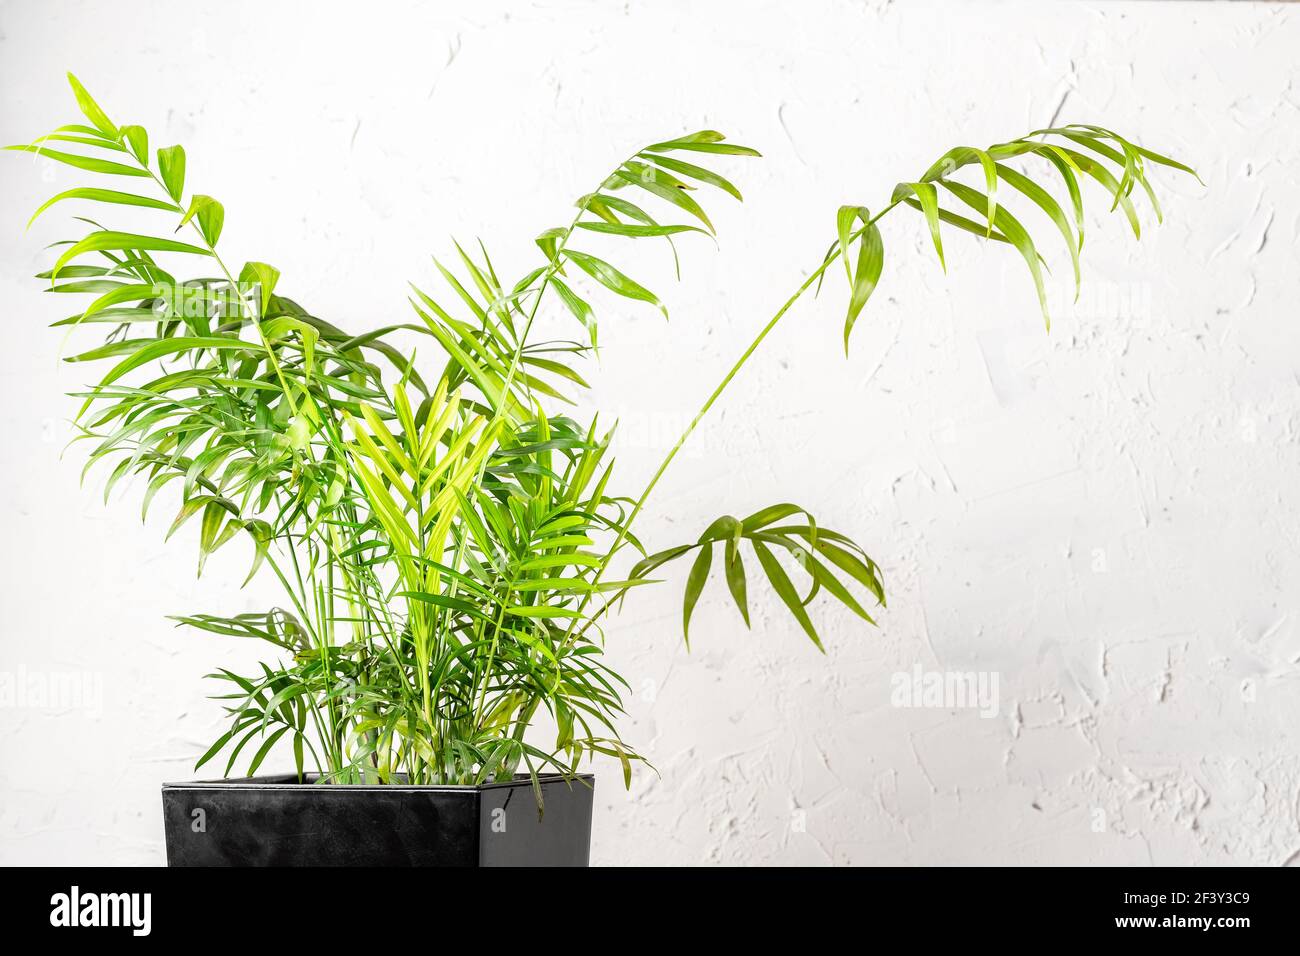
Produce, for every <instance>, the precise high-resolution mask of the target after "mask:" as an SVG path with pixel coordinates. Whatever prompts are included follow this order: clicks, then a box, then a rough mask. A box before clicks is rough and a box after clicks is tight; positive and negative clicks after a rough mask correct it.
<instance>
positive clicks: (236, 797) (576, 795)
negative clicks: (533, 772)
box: [162, 774, 595, 866]
mask: <svg viewBox="0 0 1300 956" xmlns="http://www.w3.org/2000/svg"><path fill="white" fill-rule="evenodd" d="M312 779H313V778H312V777H311V776H310V775H309V776H308V782H307V783H298V782H297V778H296V777H294V776H292V775H285V776H276V777H249V778H246V779H242V780H200V781H195V782H193V783H165V784H163V788H162V801H163V826H164V828H165V830H166V834H167V865H168V866H586V865H587V862H588V856H589V853H590V850H591V805H592V792H593V787H594V784H595V779H594V778H593V777H592V776H591V775H590V774H583V775H580V776H578V777H577V778H575V779H574V780H572V781H566V780H565V779H564V778H562V777H560V776H543V777H540V778H539V780H540V784H541V790H542V804H543V812H542V813H540V814H539V813H538V806H537V800H536V798H535V796H534V793H533V789H532V784H531V783H530V781H529V779H528V777H527V776H519V777H516V778H515V779H514V780H512V781H509V782H506V783H487V784H482V785H479V786H462V787H458V786H427V787H425V786H371V785H322V784H315V783H312V782H311V780H312Z"/></svg>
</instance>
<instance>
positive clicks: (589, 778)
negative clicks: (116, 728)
mask: <svg viewBox="0 0 1300 956" xmlns="http://www.w3.org/2000/svg"><path fill="white" fill-rule="evenodd" d="M304 776H305V777H306V778H307V779H306V781H305V782H302V783H299V782H298V780H297V779H296V777H297V774H292V773H284V774H274V775H267V776H260V777H225V778H221V779H218V780H186V781H180V782H173V783H168V782H164V783H163V784H162V789H163V790H313V791H319V792H321V793H395V792H396V793H406V792H411V793H436V792H451V793H477V792H479V791H482V790H499V789H503V788H513V787H531V786H532V778H531V777H530V776H529V775H528V774H526V773H525V774H515V778H514V779H513V780H501V781H489V782H487V783H431V784H421V783H382V784H381V783H336V784H327V785H321V784H318V783H316V782H315V780H313V779H312V778H313V777H319V776H320V774H304ZM574 781H578V782H581V783H582V784H584V785H586V786H587V787H590V788H594V787H595V783H596V776H595V774H591V773H576V774H572V775H569V776H566V775H564V774H559V773H545V774H541V773H539V774H538V775H537V782H538V784H539V785H541V784H546V783H565V784H568V785H570V786H572V785H573V782H574Z"/></svg>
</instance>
